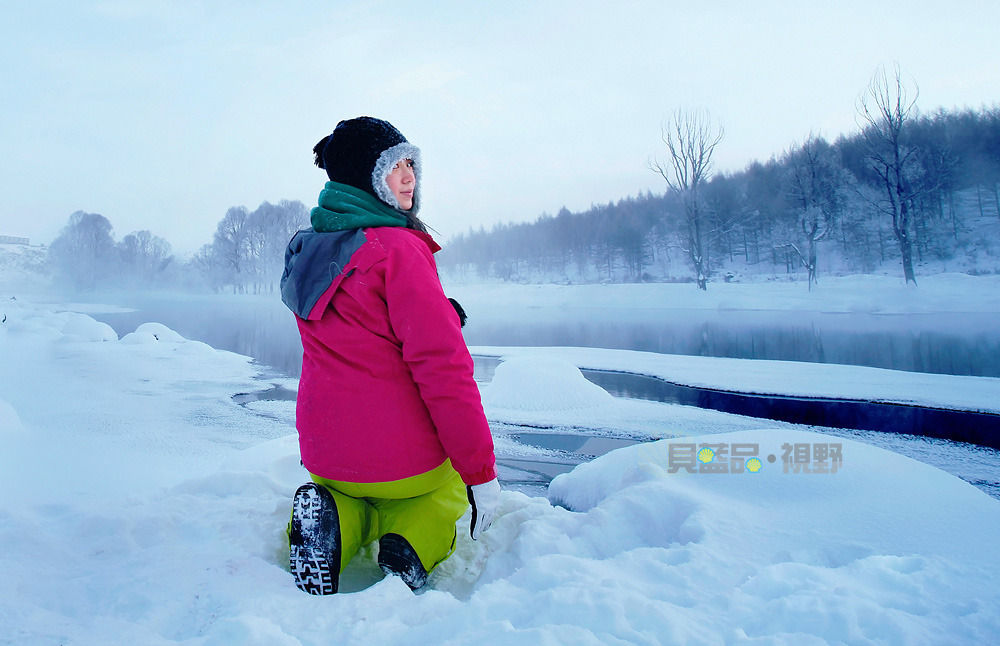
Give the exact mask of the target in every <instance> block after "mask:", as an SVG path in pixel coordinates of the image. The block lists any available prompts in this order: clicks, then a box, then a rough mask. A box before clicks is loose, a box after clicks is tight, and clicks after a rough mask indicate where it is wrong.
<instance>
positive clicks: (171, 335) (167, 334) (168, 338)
mask: <svg viewBox="0 0 1000 646" xmlns="http://www.w3.org/2000/svg"><path fill="white" fill-rule="evenodd" d="M135 331H136V334H152V335H153V337H154V338H155V339H156V340H157V341H161V342H163V343H184V341H186V340H187V339H185V338H184V337H182V336H181V335H180V334H178V333H176V332H174V331H173V330H171V329H170V328H168V327H167V326H166V325H163V324H162V323H143V324H142V325H140V326H139V327H137V328H136V329H135Z"/></svg>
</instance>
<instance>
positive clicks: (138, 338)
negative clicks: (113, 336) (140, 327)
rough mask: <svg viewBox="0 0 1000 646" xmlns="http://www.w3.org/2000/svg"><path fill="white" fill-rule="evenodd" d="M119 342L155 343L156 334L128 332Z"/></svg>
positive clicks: (132, 343) (130, 343)
mask: <svg viewBox="0 0 1000 646" xmlns="http://www.w3.org/2000/svg"><path fill="white" fill-rule="evenodd" d="M121 342H122V343H124V344H125V345H148V344H151V343H157V340H156V336H155V335H153V334H150V333H149V332H129V333H128V334H126V335H125V336H123V337H122V340H121Z"/></svg>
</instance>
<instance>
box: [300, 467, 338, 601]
mask: <svg viewBox="0 0 1000 646" xmlns="http://www.w3.org/2000/svg"><path fill="white" fill-rule="evenodd" d="M288 544H289V547H290V551H289V566H290V569H291V571H292V576H293V577H295V585H297V586H298V587H299V589H301V590H304V591H306V592H308V593H309V594H334V593H335V592H337V586H338V584H339V582H340V519H339V518H338V516H337V503H336V502H335V501H334V499H333V495H332V494H331V493H330V492H329V491H327V490H326V488H324V487H322V486H320V485H318V484H316V483H314V482H310V483H308V484H304V485H302V486H301V487H299V489H298V491H296V492H295V497H294V498H293V499H292V522H291V525H290V527H289V531H288Z"/></svg>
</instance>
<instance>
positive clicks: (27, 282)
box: [0, 244, 51, 295]
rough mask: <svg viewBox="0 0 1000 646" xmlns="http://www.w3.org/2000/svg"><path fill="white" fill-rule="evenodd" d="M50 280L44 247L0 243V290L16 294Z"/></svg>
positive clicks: (46, 252)
mask: <svg viewBox="0 0 1000 646" xmlns="http://www.w3.org/2000/svg"><path fill="white" fill-rule="evenodd" d="M50 281H51V271H50V269H49V256H48V249H47V248H46V247H29V246H27V245H21V244H0V290H2V291H3V294H0V295H5V294H12V293H13V294H16V293H18V292H21V291H24V290H25V289H34V288H37V287H42V286H45V285H48V284H49V283H50Z"/></svg>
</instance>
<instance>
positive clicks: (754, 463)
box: [747, 458, 764, 473]
mask: <svg viewBox="0 0 1000 646" xmlns="http://www.w3.org/2000/svg"><path fill="white" fill-rule="evenodd" d="M762 466H764V465H763V463H762V462H761V461H760V460H758V459H757V458H750V459H749V460H747V471H749V472H750V473H757V472H758V471H760V468H761V467H762Z"/></svg>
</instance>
